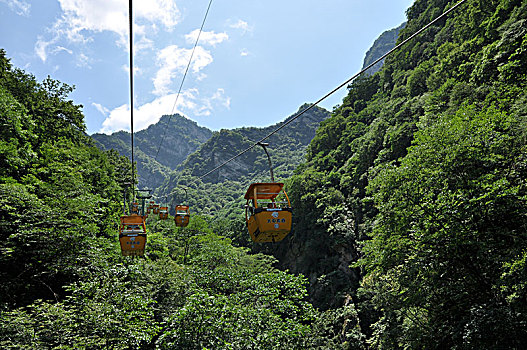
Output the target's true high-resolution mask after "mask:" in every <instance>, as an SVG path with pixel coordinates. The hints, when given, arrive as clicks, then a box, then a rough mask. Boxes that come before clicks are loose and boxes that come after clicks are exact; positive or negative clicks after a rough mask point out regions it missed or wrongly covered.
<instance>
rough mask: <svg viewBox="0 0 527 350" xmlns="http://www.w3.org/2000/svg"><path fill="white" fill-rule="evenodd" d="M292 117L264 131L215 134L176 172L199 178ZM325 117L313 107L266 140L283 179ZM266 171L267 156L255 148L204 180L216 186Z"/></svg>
mask: <svg viewBox="0 0 527 350" xmlns="http://www.w3.org/2000/svg"><path fill="white" fill-rule="evenodd" d="M305 107H306V105H304V106H301V107H300V108H299V111H301V110H302V109H304V108H305ZM293 117H294V115H292V116H289V117H288V118H287V119H286V120H285V121H283V122H280V123H277V124H274V125H271V126H268V127H265V128H255V127H245V128H239V129H234V130H221V131H219V132H216V133H214V134H213V136H212V137H211V138H210V140H209V141H207V142H206V143H204V144H203V145H202V146H201V147H200V148H199V150H198V151H197V152H196V153H194V154H192V155H190V156H189V157H188V159H187V160H186V161H185V162H184V163H183V164H182V165H181V167H180V169H179V170H181V171H183V172H185V171H190V174H191V175H193V176H200V175H202V174H204V173H206V172H207V171H209V170H211V169H213V168H214V167H216V166H218V165H219V164H221V163H222V162H224V161H225V160H227V159H229V158H231V157H232V156H234V155H236V154H237V153H239V152H240V151H242V150H244V149H245V148H247V147H249V146H251V145H252V144H254V142H256V141H258V140H260V139H261V138H262V137H264V136H266V135H268V134H269V133H271V132H272V131H273V130H275V129H277V128H278V127H280V126H281V125H282V124H284V123H286V122H287V121H289V120H290V119H291V118H293ZM327 117H329V112H328V111H326V110H325V109H323V108H320V107H315V108H313V109H312V110H310V111H309V112H307V113H306V114H304V115H303V116H302V117H301V118H299V119H297V120H295V121H294V122H292V123H291V124H290V125H288V127H287V128H286V129H283V130H281V131H280V132H279V133H277V134H274V135H273V136H271V137H270V138H269V139H267V140H266V142H268V143H269V151H270V153H271V157H272V161H273V167H274V168H276V169H277V173H278V174H282V173H283V176H284V177H288V176H290V175H291V174H292V173H291V170H292V169H294V168H295V167H296V165H297V164H298V163H299V162H300V161H302V160H303V156H304V153H305V148H306V146H307V145H308V144H309V142H311V140H312V139H313V137H314V136H315V130H316V128H317V127H318V125H319V124H320V122H322V121H323V120H324V119H326V118H327ZM268 169H269V168H268V165H267V157H266V155H265V153H264V152H263V151H262V149H261V148H259V147H258V148H254V149H252V150H251V151H249V152H247V153H246V154H244V155H243V156H242V157H240V158H238V159H236V160H235V161H233V162H231V163H229V164H227V165H226V166H224V167H223V168H221V169H220V171H218V172H215V173H213V174H211V175H210V176H208V177H207V178H205V179H203V181H205V182H214V183H218V182H222V181H224V180H235V179H239V178H240V176H250V175H251V174H253V173H261V172H265V173H266V174H267V172H268Z"/></svg>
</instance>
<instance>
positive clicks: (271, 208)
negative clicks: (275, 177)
mask: <svg viewBox="0 0 527 350" xmlns="http://www.w3.org/2000/svg"><path fill="white" fill-rule="evenodd" d="M283 187H284V184H283V183H277V182H269V183H253V184H251V185H250V186H249V189H248V190H247V193H246V194H245V199H246V200H247V204H246V205H245V220H246V222H247V228H248V229H249V234H250V235H251V238H252V240H253V241H254V242H258V243H264V242H279V241H281V240H282V239H284V237H285V236H287V234H288V233H289V232H290V231H291V223H292V218H293V211H292V209H291V203H290V202H289V198H288V197H287V193H285V191H284V190H283ZM280 193H283V194H284V195H285V198H286V200H287V201H282V202H277V201H276V200H275V199H276V197H277V196H278V195H279V194H280ZM262 201H265V202H262Z"/></svg>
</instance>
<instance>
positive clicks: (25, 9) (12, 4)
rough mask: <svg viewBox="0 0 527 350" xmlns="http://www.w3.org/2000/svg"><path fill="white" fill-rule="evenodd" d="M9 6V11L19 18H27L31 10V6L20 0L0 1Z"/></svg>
mask: <svg viewBox="0 0 527 350" xmlns="http://www.w3.org/2000/svg"><path fill="white" fill-rule="evenodd" d="M0 2H3V3H5V4H7V6H9V8H10V9H11V11H14V12H15V13H16V14H17V15H19V16H24V17H28V16H29V11H30V10H31V5H30V4H28V3H27V2H26V1H22V0H0Z"/></svg>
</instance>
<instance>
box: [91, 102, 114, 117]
mask: <svg viewBox="0 0 527 350" xmlns="http://www.w3.org/2000/svg"><path fill="white" fill-rule="evenodd" d="M91 105H92V106H93V107H95V108H96V109H97V110H98V111H99V112H100V113H101V114H102V115H108V113H109V112H110V110H109V109H108V108H106V107H104V106H103V105H101V104H100V103H95V102H92V104H91Z"/></svg>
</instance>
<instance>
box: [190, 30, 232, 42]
mask: <svg viewBox="0 0 527 350" xmlns="http://www.w3.org/2000/svg"><path fill="white" fill-rule="evenodd" d="M198 34H199V29H195V30H193V31H192V32H190V33H189V34H187V35H185V40H186V41H187V43H189V44H194V43H195V42H196V38H197V37H198ZM228 39H229V36H228V35H227V33H214V31H211V32H201V34H200V36H199V43H200V44H208V45H211V46H216V44H219V43H221V42H223V41H225V40H228Z"/></svg>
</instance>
